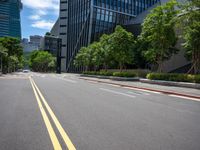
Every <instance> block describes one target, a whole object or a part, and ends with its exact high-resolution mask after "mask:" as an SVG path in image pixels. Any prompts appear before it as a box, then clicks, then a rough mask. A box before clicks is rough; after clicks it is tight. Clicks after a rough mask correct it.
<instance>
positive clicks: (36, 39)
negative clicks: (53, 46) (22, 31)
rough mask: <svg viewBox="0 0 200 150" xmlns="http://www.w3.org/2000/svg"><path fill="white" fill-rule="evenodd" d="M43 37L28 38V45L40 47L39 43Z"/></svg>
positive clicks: (33, 36)
mask: <svg viewBox="0 0 200 150" xmlns="http://www.w3.org/2000/svg"><path fill="white" fill-rule="evenodd" d="M42 38H43V37H42V36H40V35H32V36H30V43H32V44H33V45H35V46H37V47H38V48H39V47H40V41H41V39H42Z"/></svg>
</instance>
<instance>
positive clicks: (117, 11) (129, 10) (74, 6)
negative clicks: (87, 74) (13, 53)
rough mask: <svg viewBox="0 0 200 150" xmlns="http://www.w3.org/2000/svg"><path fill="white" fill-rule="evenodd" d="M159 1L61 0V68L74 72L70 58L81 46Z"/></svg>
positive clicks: (124, 22) (123, 23)
mask: <svg viewBox="0 0 200 150" xmlns="http://www.w3.org/2000/svg"><path fill="white" fill-rule="evenodd" d="M159 1H160V0H61V1H60V16H59V24H60V26H59V27H60V28H59V32H60V33H59V34H60V35H59V36H60V38H62V56H65V57H66V58H65V59H63V61H62V70H63V71H70V72H71V71H76V70H77V69H80V68H75V67H74V66H73V60H74V57H75V56H76V54H77V52H78V51H79V50H80V48H81V47H82V46H87V45H88V44H90V43H91V42H93V41H95V40H98V39H99V37H100V36H101V35H102V34H103V33H111V32H113V31H114V29H115V27H116V25H125V24H127V23H128V22H129V21H130V20H132V19H133V18H135V17H136V16H137V15H138V14H140V13H141V12H143V11H145V10H146V9H147V8H149V7H151V6H152V5H154V4H156V3H157V2H159Z"/></svg>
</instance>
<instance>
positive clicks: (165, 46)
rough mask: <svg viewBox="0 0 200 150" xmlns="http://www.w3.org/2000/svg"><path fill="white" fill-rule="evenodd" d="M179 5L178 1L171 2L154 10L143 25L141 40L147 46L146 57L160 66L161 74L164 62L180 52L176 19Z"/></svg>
mask: <svg viewBox="0 0 200 150" xmlns="http://www.w3.org/2000/svg"><path fill="white" fill-rule="evenodd" d="M177 4H178V3H177V2H176V0H170V1H169V2H167V3H166V4H165V5H161V6H158V7H156V8H154V9H153V10H152V11H151V13H150V14H149V15H148V16H147V17H146V18H145V20H144V23H143V24H142V33H141V35H140V40H141V41H143V42H144V43H145V45H146V46H144V47H143V48H145V49H144V51H145V52H144V56H145V58H146V59H147V61H149V62H151V63H155V64H157V65H158V71H159V72H162V65H163V62H164V61H165V60H168V59H169V58H170V57H171V56H172V55H173V54H175V53H177V52H178V49H176V48H175V45H176V42H177V39H178V38H177V36H176V32H175V19H174V18H175V17H176V15H177V13H178V10H177V9H176V6H177Z"/></svg>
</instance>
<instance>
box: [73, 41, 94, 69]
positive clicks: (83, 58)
mask: <svg viewBox="0 0 200 150" xmlns="http://www.w3.org/2000/svg"><path fill="white" fill-rule="evenodd" d="M93 58H94V51H93V49H92V45H89V46H88V47H82V48H81V49H80V51H79V53H78V54H77V55H76V57H75V61H74V64H75V65H76V66H84V67H86V71H88V70H91V69H92V67H93V66H94V60H93Z"/></svg>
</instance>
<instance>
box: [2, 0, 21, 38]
mask: <svg viewBox="0 0 200 150" xmlns="http://www.w3.org/2000/svg"><path fill="white" fill-rule="evenodd" d="M21 8H22V3H21V0H0V37H4V36H12V37H18V38H21V24H20V9H21Z"/></svg>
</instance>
